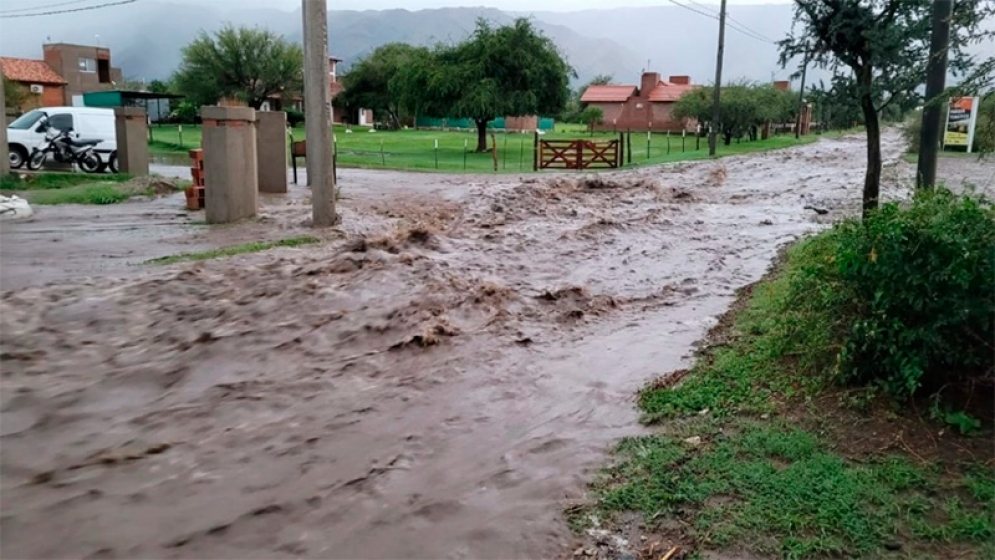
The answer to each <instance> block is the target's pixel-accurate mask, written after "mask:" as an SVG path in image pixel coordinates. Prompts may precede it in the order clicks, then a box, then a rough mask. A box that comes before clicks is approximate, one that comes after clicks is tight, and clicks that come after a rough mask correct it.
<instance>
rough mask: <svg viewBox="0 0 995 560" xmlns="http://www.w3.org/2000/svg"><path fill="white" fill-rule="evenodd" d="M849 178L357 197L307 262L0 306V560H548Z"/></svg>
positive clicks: (797, 154) (716, 178) (302, 251)
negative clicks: (655, 412)
mask: <svg viewBox="0 0 995 560" xmlns="http://www.w3.org/2000/svg"><path fill="white" fill-rule="evenodd" d="M898 151H899V144H898V138H897V136H893V135H888V136H886V144H885V152H886V154H887V156H888V158H889V159H894V158H896V157H897V155H898ZM862 153H863V144H862V142H861V140H859V139H842V140H827V141H823V142H820V143H817V144H813V145H808V146H804V147H801V148H797V149H792V150H785V151H783V152H776V153H768V154H759V155H755V156H747V157H739V158H728V159H724V160H720V161H716V162H702V163H696V164H684V165H678V166H671V167H665V168H650V169H641V170H638V171H634V172H623V173H617V174H612V175H603V176H597V177H590V178H583V177H560V178H553V179H548V180H546V179H537V180H532V179H530V180H527V181H524V182H515V183H510V184H505V183H492V184H489V185H479V186H469V187H467V186H463V185H450V186H447V187H445V193H443V195H442V196H440V193H439V192H438V191H430V190H418V191H417V192H414V193H408V194H403V193H401V192H399V190H398V187H397V185H391V186H385V187H383V188H382V189H378V188H376V187H371V188H369V189H368V190H366V191H348V190H347V192H346V194H347V197H346V199H345V200H343V203H342V213H343V225H342V227H341V228H340V230H339V231H338V233H333V234H329V240H328V241H327V242H326V243H324V244H323V245H320V246H308V247H305V248H298V249H280V250H275V251H272V252H269V253H265V254H255V255H244V256H240V257H235V258H232V259H227V260H222V261H208V262H203V263H196V264H184V265H179V266H176V267H173V268H170V269H167V270H161V271H156V272H152V273H149V274H145V275H142V276H140V277H138V278H130V279H122V280H117V281H111V280H106V279H101V280H99V281H92V282H89V283H77V284H73V285H66V284H63V285H54V286H43V287H27V288H23V289H17V290H11V291H7V292H5V293H4V294H3V296H2V300H0V336H2V338H3V351H2V355H0V368H2V378H0V382H2V388H3V391H2V403H0V414H2V424H0V425H2V436H0V437H2V444H3V455H2V458H0V459H2V460H0V475H2V481H0V482H2V484H0V486H2V487H0V493H2V499H3V503H4V504H5V507H4V512H3V517H2V518H0V531H2V552H3V555H4V556H11V557H36V558H41V557H45V558H53V557H65V556H74V557H79V556H84V557H92V558H110V557H139V556H141V557H177V558H180V557H182V558H191V557H240V558H241V557H267V558H272V557H295V556H307V557H341V558H372V557H378V558H398V557H421V558H429V557H432V558H439V557H487V558H499V557H500V558H507V557H523V556H527V557H539V556H555V555H558V554H560V553H561V552H562V551H563V550H565V549H564V548H563V547H564V546H565V545H566V544H567V543H568V542H569V540H570V536H569V535H568V534H567V533H566V529H565V527H564V524H563V522H562V517H561V515H560V512H561V510H562V507H563V506H564V505H565V504H566V503H568V502H569V501H571V500H574V499H577V498H579V497H580V496H582V493H583V481H584V480H585V477H586V476H587V475H588V473H589V472H590V469H592V468H595V467H597V466H598V465H599V464H600V462H601V461H602V459H603V457H604V455H603V454H604V451H605V449H606V447H607V445H608V444H609V443H610V442H612V441H613V440H615V439H616V438H618V437H620V436H622V435H626V434H632V433H637V432H638V431H639V427H638V425H637V424H636V422H635V411H634V410H633V409H632V405H631V395H632V392H633V391H634V390H635V389H636V388H637V387H639V386H640V385H641V384H642V383H644V382H645V381H647V380H648V379H650V378H652V377H653V376H654V375H656V374H659V373H662V372H666V371H671V370H674V369H678V368H679V367H680V366H681V365H682V364H684V363H685V356H686V354H687V353H688V351H689V349H690V347H691V345H692V343H693V342H694V341H695V340H697V339H699V338H700V337H701V336H702V334H703V333H704V332H705V331H706V330H707V328H708V327H709V326H710V325H711V324H712V322H713V317H715V316H716V315H718V314H719V313H721V311H722V310H723V309H724V307H725V306H726V305H728V303H729V301H730V300H731V298H732V296H733V294H734V290H735V289H736V288H738V287H740V286H743V285H746V284H748V283H750V282H753V281H755V280H756V279H757V278H759V277H760V275H761V274H762V273H763V272H764V270H765V269H766V267H767V264H768V263H769V261H770V259H771V258H772V256H773V255H774V254H775V251H776V249H777V247H778V246H779V245H780V244H783V243H784V242H786V241H788V240H790V239H792V238H794V237H796V236H797V235H800V234H802V233H804V232H806V231H810V230H812V229H813V228H816V227H820V225H819V223H818V222H817V220H818V221H825V220H829V219H832V218H834V217H838V216H840V215H841V214H842V213H844V212H850V211H853V210H855V209H857V207H858V206H859V200H858V198H859V192H860V177H861V174H862V168H860V167H859V166H855V165H853V162H854V161H855V160H859V157H860V154H862ZM413 177H414V176H413ZM424 177H425V176H420V177H418V178H412V181H422V182H424V181H427V180H429V179H425V178H424ZM885 193H886V196H889V197H895V196H906V195H905V191H904V190H903V188H901V187H899V186H897V185H892V184H891V183H889V188H887V189H886V190H885ZM150 204H151V203H150ZM806 206H813V207H818V208H822V209H826V210H828V214H827V215H825V216H819V215H817V214H816V213H814V212H813V211H810V210H806V209H805V207H806ZM308 212H309V210H308V206H307V201H306V199H303V198H298V199H294V198H292V199H291V200H289V201H287V202H286V203H284V204H281V205H279V207H276V206H270V208H269V210H267V212H266V215H265V216H264V218H263V219H262V220H260V221H258V222H256V223H254V224H253V225H251V226H250V227H252V228H267V227H268V228H273V229H280V228H295V227H300V226H299V224H301V223H303V222H304V220H305V219H306V216H307V215H308ZM7 262H9V260H8V261H7ZM5 265H6V263H5Z"/></svg>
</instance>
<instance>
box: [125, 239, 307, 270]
mask: <svg viewBox="0 0 995 560" xmlns="http://www.w3.org/2000/svg"><path fill="white" fill-rule="evenodd" d="M319 242H320V240H319V239H318V238H317V237H313V236H310V235H302V236H299V237H290V238H287V239H280V240H278V241H255V242H252V243H245V244H243V245H233V246H231V247H222V248H220V249H213V250H210V251H202V252H199V253H180V254H178V255H169V256H167V257H159V258H157V259H151V260H148V261H145V264H160V265H161V264H176V263H181V262H189V261H203V260H208V259H218V258H222V257H232V256H235V255H241V254H244V253H256V252H259V251H267V250H269V249H274V248H276V247H299V246H301V245H308V244H311V243H319Z"/></svg>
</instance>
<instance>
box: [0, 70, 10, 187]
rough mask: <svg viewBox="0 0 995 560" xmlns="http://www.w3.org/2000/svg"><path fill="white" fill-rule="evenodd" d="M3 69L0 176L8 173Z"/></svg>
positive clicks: (0, 111)
mask: <svg viewBox="0 0 995 560" xmlns="http://www.w3.org/2000/svg"><path fill="white" fill-rule="evenodd" d="M4 79H5V78H4V76H3V69H2V68H0V117H2V118H0V156H3V157H0V177H3V176H5V175H9V174H10V157H9V155H8V152H7V102H6V99H4V95H3V84H4Z"/></svg>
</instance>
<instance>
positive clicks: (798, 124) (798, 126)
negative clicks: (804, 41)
mask: <svg viewBox="0 0 995 560" xmlns="http://www.w3.org/2000/svg"><path fill="white" fill-rule="evenodd" d="M807 72H808V53H805V62H804V65H803V66H802V84H801V88H799V90H798V117H797V118H795V140H797V139H799V138H801V135H802V133H801V130H802V115H803V114H804V113H805V74H806V73H807Z"/></svg>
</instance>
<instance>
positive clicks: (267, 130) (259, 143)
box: [256, 111, 287, 193]
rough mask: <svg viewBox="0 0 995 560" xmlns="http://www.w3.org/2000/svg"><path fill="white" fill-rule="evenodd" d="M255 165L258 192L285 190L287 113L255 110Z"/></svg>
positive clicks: (280, 191) (282, 191)
mask: <svg viewBox="0 0 995 560" xmlns="http://www.w3.org/2000/svg"><path fill="white" fill-rule="evenodd" d="M256 119H257V127H256V166H257V177H258V181H259V192H265V193H285V192H287V113H285V112H283V111H257V112H256Z"/></svg>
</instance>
